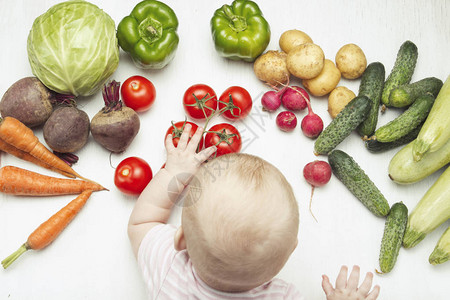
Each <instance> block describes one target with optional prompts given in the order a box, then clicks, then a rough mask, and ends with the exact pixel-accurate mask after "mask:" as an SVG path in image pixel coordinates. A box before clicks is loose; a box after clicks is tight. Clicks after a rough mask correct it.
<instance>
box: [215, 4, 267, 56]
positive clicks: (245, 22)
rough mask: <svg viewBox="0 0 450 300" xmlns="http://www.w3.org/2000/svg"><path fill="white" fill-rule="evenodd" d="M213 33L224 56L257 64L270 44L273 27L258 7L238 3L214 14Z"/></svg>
mask: <svg viewBox="0 0 450 300" xmlns="http://www.w3.org/2000/svg"><path fill="white" fill-rule="evenodd" d="M211 32H212V37H213V40H214V44H215V47H216V50H217V51H218V52H219V54H220V55H222V56H224V57H227V58H230V59H233V60H244V61H248V62H252V61H254V60H255V59H256V58H257V57H258V56H259V55H260V54H261V53H263V51H264V50H265V49H266V47H267V45H268V44H269V42H270V27H269V23H267V21H266V19H264V17H263V15H262V12H261V10H260V9H259V7H258V5H257V4H256V3H255V2H253V1H249V0H236V1H233V3H232V4H231V6H230V5H226V4H225V5H223V6H222V7H221V8H219V9H217V10H216V11H215V12H214V16H213V17H212V19H211Z"/></svg>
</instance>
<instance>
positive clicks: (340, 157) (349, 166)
mask: <svg viewBox="0 0 450 300" xmlns="http://www.w3.org/2000/svg"><path fill="white" fill-rule="evenodd" d="M328 162H329V163H330V166H331V170H332V171H333V174H334V175H335V176H336V177H337V178H338V179H339V180H340V181H342V183H343V184H344V185H345V186H346V187H347V188H348V189H349V191H350V192H351V193H352V194H353V195H354V196H355V197H356V198H358V200H359V201H361V202H362V204H364V205H365V206H366V207H367V208H368V209H369V210H370V211H371V212H372V213H373V214H374V215H375V216H377V217H384V216H386V215H387V214H388V213H389V210H390V207H389V203H388V202H387V200H386V198H385V197H384V196H383V194H382V193H381V192H380V190H379V189H378V188H377V187H376V186H375V184H374V183H373V181H372V180H370V178H369V176H367V174H366V173H365V172H364V171H363V170H362V169H361V167H360V166H359V165H358V164H357V163H356V162H355V160H354V159H353V158H352V157H351V156H350V155H348V154H347V153H345V152H344V151H341V150H333V151H331V153H330V154H329V155H328Z"/></svg>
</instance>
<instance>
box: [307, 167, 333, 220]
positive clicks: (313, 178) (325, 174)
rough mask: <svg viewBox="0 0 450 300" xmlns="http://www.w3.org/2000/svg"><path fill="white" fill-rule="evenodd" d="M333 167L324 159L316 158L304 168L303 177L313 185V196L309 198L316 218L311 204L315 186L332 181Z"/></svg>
mask: <svg viewBox="0 0 450 300" xmlns="http://www.w3.org/2000/svg"><path fill="white" fill-rule="evenodd" d="M331 173H332V171H331V167H330V165H329V164H328V163H327V162H326V161H323V160H315V161H313V162H310V163H308V164H307V165H306V166H305V167H304V168H303V177H305V179H306V181H307V182H308V183H309V184H310V185H311V198H310V200H309V211H310V213H311V215H312V216H313V218H314V219H315V220H316V222H317V219H316V217H315V216H314V214H313V213H312V210H311V204H312V198H313V195H314V188H315V187H316V186H323V185H325V184H327V183H328V181H330V178H331Z"/></svg>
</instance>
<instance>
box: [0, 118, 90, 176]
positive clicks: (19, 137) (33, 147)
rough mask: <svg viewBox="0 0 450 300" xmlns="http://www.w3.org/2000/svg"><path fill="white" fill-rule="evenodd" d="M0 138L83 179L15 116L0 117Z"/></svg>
mask: <svg viewBox="0 0 450 300" xmlns="http://www.w3.org/2000/svg"><path fill="white" fill-rule="evenodd" d="M0 139H2V140H3V141H4V142H5V143H7V144H9V145H11V146H13V147H15V148H17V149H19V150H22V151H23V152H26V153H29V154H30V155H31V156H34V157H35V158H37V159H39V160H41V161H43V162H45V163H46V164H48V165H50V166H52V167H54V168H56V169H58V170H61V171H63V172H65V173H69V174H72V175H74V176H75V177H79V178H82V179H85V178H83V177H82V176H80V175H79V174H78V173H77V172H75V170H73V169H72V168H71V167H70V166H69V165H68V164H67V163H65V162H64V161H63V160H62V159H60V158H59V157H58V156H56V155H55V154H53V153H52V152H51V151H50V150H49V149H47V148H46V147H45V146H44V145H43V144H42V143H41V142H40V141H39V139H38V138H37V136H35V135H34V132H33V130H31V129H30V128H28V127H27V126H26V125H25V124H23V123H22V122H20V121H19V120H17V119H15V118H12V117H5V118H3V119H1V121H0Z"/></svg>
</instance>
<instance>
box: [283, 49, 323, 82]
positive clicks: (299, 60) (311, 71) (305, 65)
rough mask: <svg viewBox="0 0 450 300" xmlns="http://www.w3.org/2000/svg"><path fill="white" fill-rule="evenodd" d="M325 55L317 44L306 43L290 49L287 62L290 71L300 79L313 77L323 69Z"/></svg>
mask: <svg viewBox="0 0 450 300" xmlns="http://www.w3.org/2000/svg"><path fill="white" fill-rule="evenodd" d="M324 60H325V55H324V53H323V51H322V48H320V47H319V46H317V45H316V44H311V43H306V44H302V45H300V46H297V47H295V48H294V49H292V50H291V51H289V53H288V55H287V58H286V63H287V68H288V70H289V72H290V73H291V74H292V75H294V76H295V77H298V78H300V79H311V78H314V77H316V76H318V75H319V74H320V72H321V71H322V69H323V65H324Z"/></svg>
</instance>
